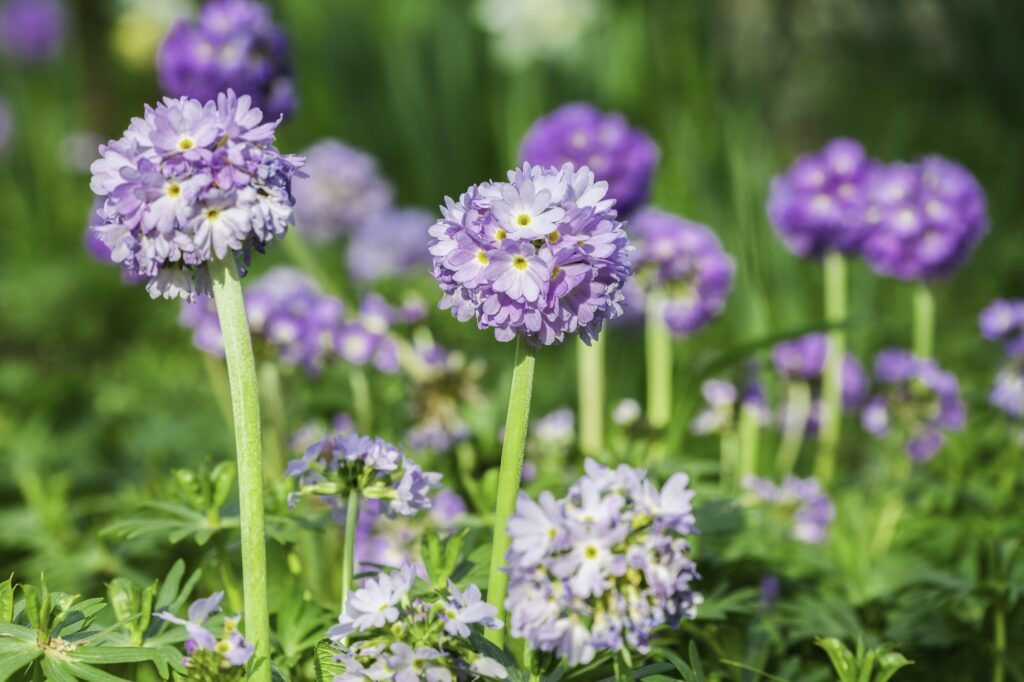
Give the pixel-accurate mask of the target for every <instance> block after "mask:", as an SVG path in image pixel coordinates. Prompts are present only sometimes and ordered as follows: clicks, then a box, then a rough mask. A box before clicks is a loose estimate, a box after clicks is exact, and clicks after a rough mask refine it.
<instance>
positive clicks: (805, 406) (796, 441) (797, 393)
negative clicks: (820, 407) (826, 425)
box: [775, 381, 811, 479]
mask: <svg viewBox="0 0 1024 682" xmlns="http://www.w3.org/2000/svg"><path fill="white" fill-rule="evenodd" d="M810 416H811V387H810V386H809V385H808V384H807V382H806V381H793V382H791V383H790V384H789V389H788V390H787V401H786V420H785V423H784V424H783V425H782V440H781V441H780V443H779V452H778V454H777V455H776V461H775V464H776V466H777V467H778V472H779V476H780V477H781V478H783V479H784V478H786V476H788V475H790V474H791V473H793V471H794V470H795V469H796V461H797V459H799V457H800V448H801V447H802V446H803V444H804V434H805V433H806V431H807V420H808V419H809V418H810Z"/></svg>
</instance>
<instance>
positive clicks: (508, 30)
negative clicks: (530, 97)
mask: <svg viewBox="0 0 1024 682" xmlns="http://www.w3.org/2000/svg"><path fill="white" fill-rule="evenodd" d="M475 9H476V18H477V21H479V23H480V26H481V27H482V28H483V29H484V30H485V31H486V32H487V33H489V34H491V40H492V42H491V47H492V50H493V52H494V54H495V57H497V58H498V60H500V61H501V62H502V63H503V64H505V65H506V66H508V67H509V68H511V69H521V68H524V67H526V66H528V65H530V64H532V63H534V62H538V61H547V60H556V59H560V58H563V57H565V56H566V55H568V54H569V53H571V52H572V51H573V49H574V48H575V47H576V46H577V45H579V43H580V42H581V40H582V39H583V36H584V35H586V33H587V32H588V31H589V30H590V29H591V28H592V27H593V26H594V24H596V23H597V20H598V19H599V18H600V16H601V9H602V2H601V0H518V1H517V2H505V1H504V0H477V3H476V7H475Z"/></svg>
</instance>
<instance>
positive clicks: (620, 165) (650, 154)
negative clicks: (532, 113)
mask: <svg viewBox="0 0 1024 682" xmlns="http://www.w3.org/2000/svg"><path fill="white" fill-rule="evenodd" d="M658 155H659V153H658V147H657V145H656V144H654V141H653V140H652V139H651V138H650V136H648V135H647V133H645V132H643V131H641V130H637V129H636V128H631V127H630V125H629V123H628V122H627V121H626V119H625V117H624V116H622V115H621V114H610V113H605V112H603V111H601V110H599V109H597V108H596V107H594V106H592V105H590V104H586V103H584V102H577V103H573V104H566V105H563V106H561V107H559V108H558V109H556V110H555V111H553V112H551V113H550V114H548V115H547V116H544V117H543V118H541V119H539V120H538V121H536V122H535V123H534V124H533V126H532V127H531V128H530V130H529V131H527V133H526V136H525V137H524V138H523V143H522V146H521V147H520V149H519V157H520V159H521V160H522V161H525V162H526V163H531V164H533V165H535V166H562V165H563V164H565V163H571V164H573V165H574V166H575V167H577V168H581V167H583V166H586V167H587V168H589V169H590V170H592V171H593V172H594V177H595V178H596V179H597V180H601V181H604V182H607V183H608V198H609V199H614V200H615V210H617V211H618V212H619V215H620V216H628V215H629V214H630V213H631V212H632V211H633V210H634V209H635V208H636V207H638V206H640V205H641V204H642V203H644V202H645V201H646V200H647V196H648V195H649V194H650V191H651V179H652V178H653V176H654V170H655V168H657V166H658Z"/></svg>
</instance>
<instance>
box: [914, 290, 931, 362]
mask: <svg viewBox="0 0 1024 682" xmlns="http://www.w3.org/2000/svg"><path fill="white" fill-rule="evenodd" d="M934 343H935V295H934V294H933V293H932V290H931V288H930V287H929V286H928V284H927V283H926V282H921V283H919V284H915V285H914V355H916V356H917V357H919V358H930V357H931V356H932V354H933V353H934V351H935V347H934Z"/></svg>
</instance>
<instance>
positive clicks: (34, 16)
mask: <svg viewBox="0 0 1024 682" xmlns="http://www.w3.org/2000/svg"><path fill="white" fill-rule="evenodd" d="M66 24H67V12H66V11H65V9H64V5H63V4H62V3H61V2H60V1H59V0H7V2H5V3H3V5H2V6H0V51H3V52H4V54H6V55H7V56H8V57H10V58H12V59H16V60H18V61H22V62H27V63H31V64H38V63H42V62H47V61H50V60H51V59H53V58H54V57H55V56H57V53H58V52H59V51H60V49H61V47H62V46H63V45H64V35H65V33H66V32H67V26H66Z"/></svg>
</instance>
